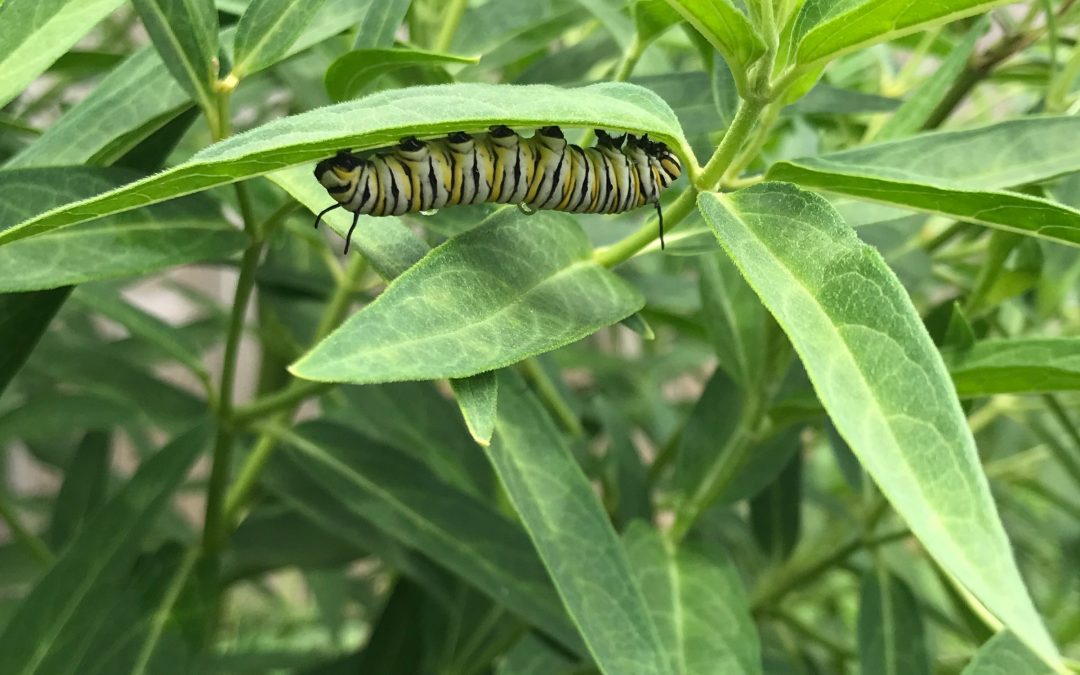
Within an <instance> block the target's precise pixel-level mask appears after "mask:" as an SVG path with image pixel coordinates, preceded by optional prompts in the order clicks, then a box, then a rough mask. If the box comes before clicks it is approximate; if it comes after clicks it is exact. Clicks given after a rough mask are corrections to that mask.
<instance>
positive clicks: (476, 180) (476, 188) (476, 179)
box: [469, 146, 480, 204]
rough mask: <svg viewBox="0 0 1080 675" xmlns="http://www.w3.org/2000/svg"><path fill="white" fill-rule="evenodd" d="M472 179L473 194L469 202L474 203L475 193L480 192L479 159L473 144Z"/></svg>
mask: <svg viewBox="0 0 1080 675" xmlns="http://www.w3.org/2000/svg"><path fill="white" fill-rule="evenodd" d="M472 179H473V195H472V200H471V201H470V202H469V203H470V204H475V203H476V199H477V195H479V194H480V160H479V159H478V156H477V154H476V146H473V151H472Z"/></svg>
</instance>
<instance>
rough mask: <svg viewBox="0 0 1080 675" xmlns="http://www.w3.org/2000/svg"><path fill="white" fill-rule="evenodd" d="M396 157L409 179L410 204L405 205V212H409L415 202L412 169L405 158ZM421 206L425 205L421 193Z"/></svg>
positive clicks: (406, 177)
mask: <svg viewBox="0 0 1080 675" xmlns="http://www.w3.org/2000/svg"><path fill="white" fill-rule="evenodd" d="M394 159H395V161H397V163H398V166H400V167H401V170H402V171H403V172H404V173H405V180H406V181H408V183H409V201H408V204H407V205H406V206H405V213H409V212H410V211H412V210H413V207H412V203H413V200H412V198H413V179H412V169H410V168H409V164H408V162H406V161H405V160H401V159H397V158H396V157H395V158H394ZM420 206H421V207H423V206H424V199H423V195H422V194H421V195H420Z"/></svg>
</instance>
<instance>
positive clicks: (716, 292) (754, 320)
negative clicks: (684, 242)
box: [698, 252, 766, 391]
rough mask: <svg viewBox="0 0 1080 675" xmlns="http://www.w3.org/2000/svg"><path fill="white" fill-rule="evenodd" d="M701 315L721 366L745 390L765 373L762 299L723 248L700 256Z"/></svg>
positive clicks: (749, 388) (752, 385)
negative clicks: (722, 251)
mask: <svg viewBox="0 0 1080 675" xmlns="http://www.w3.org/2000/svg"><path fill="white" fill-rule="evenodd" d="M698 269H699V274H700V276H699V278H698V279H699V281H698V283H699V286H700V288H701V316H702V322H703V323H704V324H705V332H706V334H707V335H708V336H709V342H711V343H712V346H713V349H714V350H715V351H716V355H717V357H719V359H720V367H721V368H723V369H724V370H725V371H727V374H728V375H729V376H731V378H732V379H733V380H735V381H736V382H737V383H738V384H739V386H740V387H741V388H742V390H743V391H750V390H751V389H752V388H753V387H754V386H756V384H757V382H758V378H759V377H761V370H762V367H763V359H762V357H763V354H764V350H763V349H762V344H763V343H764V341H765V339H766V333H765V317H764V311H763V309H762V307H761V303H760V302H759V301H758V299H757V296H756V295H754V292H753V290H751V289H750V287H749V286H747V285H746V282H745V281H744V280H743V278H742V277H741V276H739V271H738V270H737V269H735V266H734V265H732V264H731V261H730V260H728V259H727V258H726V257H724V258H721V256H720V254H719V252H717V253H713V254H711V255H703V256H700V257H699V258H698Z"/></svg>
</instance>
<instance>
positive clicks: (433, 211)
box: [417, 209, 439, 216]
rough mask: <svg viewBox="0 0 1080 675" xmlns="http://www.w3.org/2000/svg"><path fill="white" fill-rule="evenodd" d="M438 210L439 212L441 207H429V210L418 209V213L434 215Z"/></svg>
mask: <svg viewBox="0 0 1080 675" xmlns="http://www.w3.org/2000/svg"><path fill="white" fill-rule="evenodd" d="M438 212H439V209H428V210H427V211H418V212H417V213H419V214H420V215H422V216H433V215H435V214H436V213H438Z"/></svg>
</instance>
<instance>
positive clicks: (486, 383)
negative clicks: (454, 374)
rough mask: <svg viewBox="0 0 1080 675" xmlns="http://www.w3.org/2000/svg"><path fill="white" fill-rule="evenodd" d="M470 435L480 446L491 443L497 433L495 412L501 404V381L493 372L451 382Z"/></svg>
mask: <svg viewBox="0 0 1080 675" xmlns="http://www.w3.org/2000/svg"><path fill="white" fill-rule="evenodd" d="M450 386H451V387H453V389H454V398H456V399H457V402H458V407H460V408H461V414H462V416H464V417H465V425H466V426H468V428H469V434H470V435H471V436H472V437H473V440H475V441H476V442H477V443H479V444H480V445H488V444H489V443H491V435H492V434H493V433H495V412H496V408H497V406H498V403H499V379H498V378H497V377H495V373H494V372H493V371H488V372H486V373H479V374H477V375H473V376H472V377H466V378H463V379H458V380H450Z"/></svg>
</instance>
